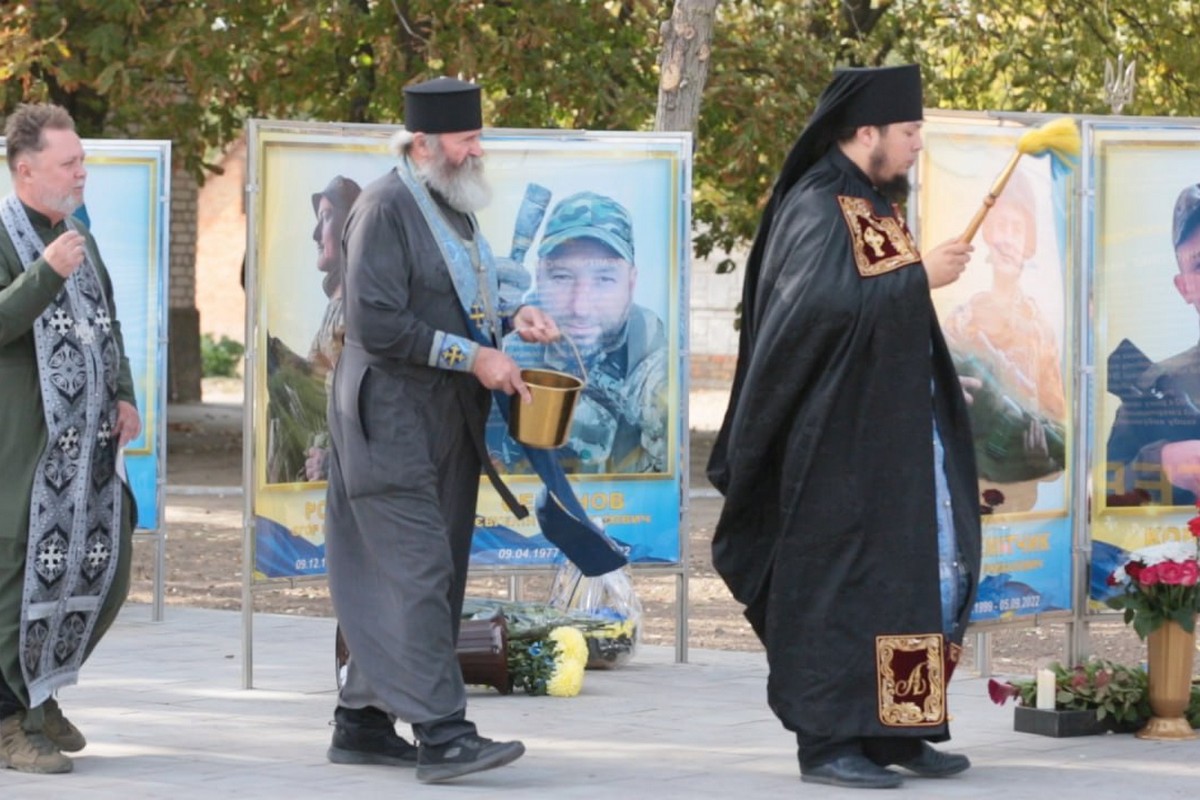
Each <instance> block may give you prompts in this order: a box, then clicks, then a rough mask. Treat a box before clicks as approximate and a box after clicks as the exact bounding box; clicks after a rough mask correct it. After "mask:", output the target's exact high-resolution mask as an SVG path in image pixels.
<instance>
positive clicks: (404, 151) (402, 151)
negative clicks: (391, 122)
mask: <svg viewBox="0 0 1200 800" xmlns="http://www.w3.org/2000/svg"><path fill="white" fill-rule="evenodd" d="M415 137H416V134H415V133H413V132H412V131H410V130H406V129H405V128H400V129H399V130H397V131H396V132H395V133H393V134H392V137H391V138H390V139H388V149H389V150H391V151H392V152H393V153H394V154H396V155H397V156H400V157H401V158H403V157H404V156H406V155H408V151H409V150H410V149H411V148H412V143H413V139H414V138H415Z"/></svg>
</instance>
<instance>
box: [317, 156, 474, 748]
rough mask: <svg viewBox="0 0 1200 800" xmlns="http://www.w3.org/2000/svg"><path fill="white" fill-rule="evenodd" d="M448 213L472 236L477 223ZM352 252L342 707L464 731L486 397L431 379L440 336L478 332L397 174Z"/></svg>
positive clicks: (339, 479) (366, 199) (378, 195)
mask: <svg viewBox="0 0 1200 800" xmlns="http://www.w3.org/2000/svg"><path fill="white" fill-rule="evenodd" d="M435 197H436V196H435ZM438 205H439V207H440V208H441V210H442V212H443V213H444V214H445V215H446V217H447V219H448V220H449V221H450V222H451V225H452V227H454V228H455V230H456V231H457V232H458V233H459V235H460V236H466V237H469V236H470V235H471V231H472V222H471V220H470V218H469V217H467V216H466V215H463V214H460V213H458V212H455V211H452V210H450V209H449V207H448V206H446V205H445V204H444V203H443V202H441V201H440V199H439V200H438ZM343 246H344V247H345V249H346V286H345V303H346V344H345V349H344V350H343V351H342V355H341V358H340V359H339V360H338V364H337V367H336V369H335V372H334V379H333V390H332V394H331V397H330V404H329V431H330V439H331V450H332V452H331V458H330V472H329V488H328V495H327V502H326V509H325V547H326V565H327V569H328V572H329V588H330V593H331V595H332V597H333V606H334V610H335V612H336V614H337V618H338V624H339V625H340V626H341V629H342V633H343V635H344V636H345V639H346V643H347V644H348V646H349V648H350V652H351V653H352V654H353V657H352V659H351V661H350V666H349V672H348V674H347V676H346V681H345V684H344V686H343V688H342V690H341V694H340V696H339V705H342V706H345V707H347V708H363V707H365V706H375V707H377V708H380V709H383V710H384V711H386V712H388V713H391V714H394V715H395V716H397V717H399V718H400V719H402V720H404V721H405V722H409V723H413V724H420V723H424V722H431V721H435V720H442V719H445V718H446V717H453V716H454V715H456V714H457V715H460V718H461V714H462V712H463V709H464V708H465V706H466V694H465V690H464V687H463V681H462V673H461V671H460V669H459V666H458V661H457V658H456V656H455V651H454V647H455V639H456V638H457V633H458V623H459V615H460V612H461V609H462V599H463V592H464V589H465V582H466V574H467V564H468V559H469V556H470V545H471V535H472V533H473V531H474V524H475V503H476V498H477V495H478V491H479V481H480V467H481V464H480V460H479V457H478V455H477V451H476V449H475V446H474V444H473V443H472V438H471V429H474V430H475V431H476V432H477V433H478V434H479V436H480V437H482V434H483V428H484V424H485V422H486V419H487V413H488V407H489V403H490V393H489V392H488V391H487V390H486V389H484V388H483V386H482V385H481V384H480V383H479V382H478V380H476V378H475V377H474V375H472V374H471V373H470V372H457V371H452V370H448V369H439V368H435V367H430V366H428V363H429V358H430V350H431V347H432V345H433V342H434V337H435V334H436V332H437V331H445V332H447V333H451V334H456V335H459V336H463V337H465V338H468V339H469V338H470V334H469V333H468V331H467V328H466V324H465V322H464V319H463V311H462V307H461V305H460V303H459V300H458V296H457V295H456V294H455V291H454V286H453V284H452V283H451V279H450V274H449V272H448V270H447V267H446V264H445V262H444V260H443V258H442V255H441V252H440V251H439V249H438V246H437V242H436V241H435V239H434V237H433V234H432V233H431V232H430V230H429V227H428V225H427V224H426V222H425V220H424V218H423V217H422V216H421V212H420V210H419V209H418V207H417V205H416V201H415V200H414V199H413V197H412V194H411V192H410V191H409V190H408V188H407V187H406V186H405V185H404V183H403V182H402V181H401V180H400V178H399V177H398V176H397V175H396V173H395V171H394V170H393V171H392V172H389V173H388V174H387V175H385V176H383V177H382V178H380V179H379V180H377V181H375V182H374V183H372V184H371V185H370V186H368V187H367V188H366V189H365V190H364V191H363V193H362V195H361V196H360V197H359V198H358V201H357V202H356V203H355V205H354V208H353V210H352V211H351V213H350V217H349V219H348V220H347V223H346V229H345V233H344V237H343ZM464 724H467V725H469V723H464ZM472 730H473V728H472Z"/></svg>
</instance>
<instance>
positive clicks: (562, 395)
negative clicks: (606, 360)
mask: <svg viewBox="0 0 1200 800" xmlns="http://www.w3.org/2000/svg"><path fill="white" fill-rule="evenodd" d="M521 380H523V381H525V385H526V386H528V387H529V393H530V394H531V395H533V402H532V403H525V402H524V401H522V400H521V397H520V395H513V398H512V403H511V405H510V406H509V413H508V431H509V433H511V434H512V437H513V438H514V439H516V440H517V441H518V442H520V443H521V444H523V445H525V446H526V447H539V448H542V449H553V448H555V447H562V446H563V445H564V444H566V443H567V435H568V434H569V433H570V432H571V418H572V417H573V416H574V414H575V403H576V401H578V400H579V395H580V393H581V392H582V391H583V381H582V380H580V379H579V378H576V377H575V376H574V375H568V374H567V373H565V372H557V371H555V370H552V369H523V370H521Z"/></svg>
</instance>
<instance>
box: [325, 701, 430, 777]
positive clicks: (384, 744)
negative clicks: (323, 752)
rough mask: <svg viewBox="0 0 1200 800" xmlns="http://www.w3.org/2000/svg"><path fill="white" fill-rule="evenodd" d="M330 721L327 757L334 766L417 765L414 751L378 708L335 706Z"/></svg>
mask: <svg viewBox="0 0 1200 800" xmlns="http://www.w3.org/2000/svg"><path fill="white" fill-rule="evenodd" d="M333 719H334V722H333V742H332V743H331V744H330V745H329V750H328V751H327V755H328V756H329V760H330V761H332V762H333V763H334V764H385V765H387V766H392V767H415V766H416V765H417V748H416V747H415V746H414V745H412V744H410V743H409V742H407V741H405V739H404V738H403V737H402V736H399V735H398V734H397V733H396V728H395V727H394V725H393V724H392V720H391V718H390V717H388V715H387V714H385V713H384V712H383V711H380V710H379V709H378V708H370V707H368V708H342V707H341V706H338V708H337V710H336V711H334V713H333Z"/></svg>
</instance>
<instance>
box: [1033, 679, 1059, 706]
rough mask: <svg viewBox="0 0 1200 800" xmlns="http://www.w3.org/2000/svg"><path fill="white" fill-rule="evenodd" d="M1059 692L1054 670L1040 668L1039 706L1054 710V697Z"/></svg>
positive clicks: (1038, 685) (1038, 680) (1038, 682)
mask: <svg viewBox="0 0 1200 800" xmlns="http://www.w3.org/2000/svg"><path fill="white" fill-rule="evenodd" d="M1057 694H1058V688H1057V687H1056V686H1055V681H1054V670H1052V669H1039V670H1038V673H1037V707H1038V708H1044V709H1049V710H1051V711H1053V710H1054V698H1055V695H1057Z"/></svg>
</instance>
